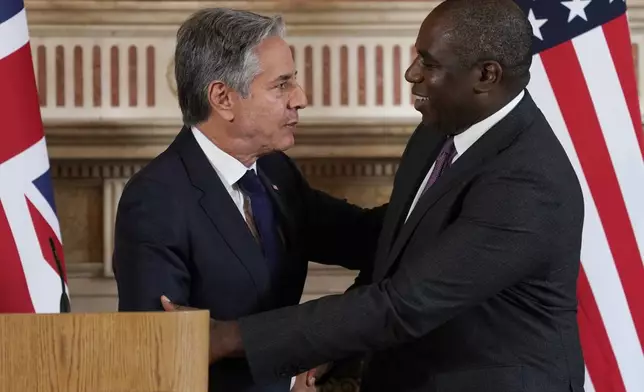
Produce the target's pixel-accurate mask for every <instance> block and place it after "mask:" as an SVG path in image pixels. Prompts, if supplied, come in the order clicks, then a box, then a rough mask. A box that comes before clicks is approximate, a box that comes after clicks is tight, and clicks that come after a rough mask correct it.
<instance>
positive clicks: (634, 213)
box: [516, 0, 644, 392]
mask: <svg viewBox="0 0 644 392" xmlns="http://www.w3.org/2000/svg"><path fill="white" fill-rule="evenodd" d="M516 2H517V4H519V6H520V7H521V8H522V9H523V11H524V12H525V14H526V15H527V16H528V19H529V20H530V23H531V24H532V31H533V43H534V57H533V66H532V69H531V74H532V79H531V82H530V84H529V86H528V90H529V91H530V94H531V95H532V97H533V98H534V100H535V102H536V104H537V105H538V106H539V107H540V108H541V110H542V111H543V113H544V115H545V116H546V118H547V119H548V121H549V122H550V124H551V126H552V127H553V129H554V130H555V132H556V133H557V136H558V137H559V140H560V141H561V143H562V144H563V146H564V147H565V149H566V151H567V153H568V156H569V157H570V160H571V162H572V163H573V165H574V167H575V170H576V171H577V175H578V177H579V179H580V181H581V185H582V189H583V193H584V199H585V221H584V232H583V239H582V249H581V259H582V260H581V264H582V269H581V273H580V277H579V282H578V297H579V308H578V309H579V312H578V320H579V329H580V336H581V343H582V348H583V351H584V359H585V363H586V385H585V390H586V391H598V392H619V391H629V392H630V391H633V392H635V391H637V392H640V391H644V350H643V346H642V344H643V343H644V264H643V263H642V260H644V159H643V158H644V140H643V139H644V137H643V135H642V118H641V114H640V107H639V103H638V93H637V87H636V78H635V72H634V69H635V67H634V65H633V57H632V52H631V41H630V33H629V26H628V21H627V17H626V4H625V2H624V1H623V0H570V1H560V0H540V1H534V0H516Z"/></svg>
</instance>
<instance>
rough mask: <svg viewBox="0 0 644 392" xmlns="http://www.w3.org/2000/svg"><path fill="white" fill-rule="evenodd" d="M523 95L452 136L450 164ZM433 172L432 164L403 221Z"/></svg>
mask: <svg viewBox="0 0 644 392" xmlns="http://www.w3.org/2000/svg"><path fill="white" fill-rule="evenodd" d="M524 95H525V92H524V90H521V92H520V93H519V94H518V95H517V96H516V97H514V98H513V99H512V100H511V101H510V102H508V104H507V105H505V106H504V107H502V108H501V109H499V110H498V111H497V112H496V113H494V114H492V115H491V116H489V117H487V118H485V119H483V120H481V121H479V122H477V123H476V124H474V125H472V126H471V127H469V128H468V129H466V130H465V131H464V132H461V133H459V134H458V135H456V136H454V148H455V149H456V155H454V159H452V162H451V163H454V162H456V160H457V159H458V158H459V157H460V156H462V155H463V154H464V153H465V151H467V149H468V148H470V147H472V145H473V144H474V143H476V141H477V140H479V139H480V138H481V136H483V135H484V134H485V132H487V131H488V130H490V128H492V127H493V126H494V125H496V123H498V122H499V121H501V120H502V119H503V118H504V117H505V116H507V115H508V113H510V112H511V111H512V109H514V108H515V106H517V105H518V104H519V102H520V101H521V99H522V98H523V96H524ZM433 170H434V164H432V167H431V168H429V171H428V172H427V175H426V176H425V179H424V180H423V182H422V183H421V184H420V187H419V188H418V191H417V192H416V197H414V201H413V202H412V204H411V207H410V208H409V212H408V213H407V218H405V221H407V219H409V215H411V212H412V211H413V210H414V207H416V203H418V199H420V195H421V193H422V191H423V189H425V185H427V181H429V176H430V175H431V174H432V171H433Z"/></svg>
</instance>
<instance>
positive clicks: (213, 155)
mask: <svg viewBox="0 0 644 392" xmlns="http://www.w3.org/2000/svg"><path fill="white" fill-rule="evenodd" d="M191 130H192V134H193V135H194V137H195V140H197V144H198V145H199V147H201V150H202V151H203V152H204V154H206V158H208V161H209V162H210V164H211V165H212V167H213V169H215V172H217V175H218V176H219V179H220V180H221V182H222V183H223V184H224V187H225V188H226V190H227V191H228V194H229V195H230V197H231V198H232V199H233V201H234V202H235V205H236V206H237V209H238V210H239V213H240V214H241V215H242V217H243V218H244V220H246V216H245V214H244V194H243V193H242V191H241V190H240V189H239V185H237V181H239V180H240V179H241V178H242V177H243V176H244V174H246V171H247V170H248V169H253V170H255V172H257V162H253V164H252V165H251V167H246V166H244V164H243V163H241V162H239V161H238V160H237V159H236V158H233V157H232V156H231V155H229V154H228V153H227V152H225V151H223V150H222V149H220V148H219V147H217V145H215V143H213V142H212V141H210V139H208V138H207V137H206V135H204V134H203V133H201V131H200V130H199V129H197V128H196V127H192V128H191Z"/></svg>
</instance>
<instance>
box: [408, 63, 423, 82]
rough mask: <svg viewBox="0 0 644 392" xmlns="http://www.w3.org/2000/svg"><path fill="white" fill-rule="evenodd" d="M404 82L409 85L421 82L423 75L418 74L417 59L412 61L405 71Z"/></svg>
mask: <svg viewBox="0 0 644 392" xmlns="http://www.w3.org/2000/svg"><path fill="white" fill-rule="evenodd" d="M405 80H406V81H408V82H409V83H421V82H422V81H423V73H422V72H420V66H419V65H418V57H416V58H415V59H414V61H413V62H412V63H411V65H410V66H409V68H407V71H405Z"/></svg>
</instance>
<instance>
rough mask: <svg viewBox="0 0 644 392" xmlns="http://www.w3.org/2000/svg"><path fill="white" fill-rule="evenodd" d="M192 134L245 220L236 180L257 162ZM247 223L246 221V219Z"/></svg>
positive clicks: (241, 198) (242, 197)
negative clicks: (248, 161) (243, 160)
mask: <svg viewBox="0 0 644 392" xmlns="http://www.w3.org/2000/svg"><path fill="white" fill-rule="evenodd" d="M190 129H191V130H192V134H193V135H194V137H195V140H196V141H197V144H198V145H199V147H200V148H201V150H202V151H203V152H204V154H206V158H208V161H209V162H210V164H211V165H212V167H213V169H215V172H217V175H218V176H219V179H220V180H221V182H222V183H223V184H224V187H225V188H226V190H227V191H228V194H229V195H230V197H231V198H232V199H233V201H234V202H235V205H236V206H237V209H238V210H239V213H240V214H241V216H242V217H243V218H244V220H246V214H244V194H243V193H242V191H241V190H240V189H239V185H237V181H239V180H240V179H241V178H242V177H243V176H244V174H246V171H247V170H248V169H252V170H254V171H255V173H257V162H253V164H252V165H251V167H250V168H248V167H246V166H244V164H243V163H241V162H239V161H238V160H237V159H235V158H233V157H232V156H231V155H229V154H228V153H227V152H225V151H223V150H222V149H220V148H219V147H217V145H216V144H215V143H213V142H212V141H210V139H208V138H207V137H206V135H204V134H203V133H201V131H200V130H199V129H197V128H196V127H191V128H190ZM246 223H248V221H246ZM293 385H295V377H292V378H291V388H293Z"/></svg>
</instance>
